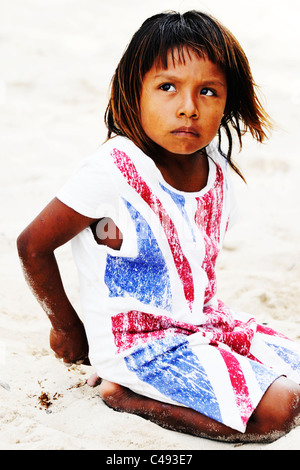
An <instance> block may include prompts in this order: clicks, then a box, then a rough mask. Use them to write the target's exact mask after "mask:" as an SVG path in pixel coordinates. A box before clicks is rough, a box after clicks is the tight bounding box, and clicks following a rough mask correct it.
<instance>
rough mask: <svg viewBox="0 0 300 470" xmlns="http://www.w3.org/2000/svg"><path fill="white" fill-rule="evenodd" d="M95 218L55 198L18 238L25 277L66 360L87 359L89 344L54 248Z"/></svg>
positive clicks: (52, 339)
mask: <svg viewBox="0 0 300 470" xmlns="http://www.w3.org/2000/svg"><path fill="white" fill-rule="evenodd" d="M93 222H95V219H90V218H88V217H85V216H82V215H81V214H78V213H77V212H75V211H74V210H73V209H71V208H69V207H68V206H66V205H65V204H63V203H62V202H60V201H59V200H58V199H56V198H55V199H53V200H52V201H51V202H50V203H49V204H48V206H46V207H45V209H44V210H43V211H42V212H41V213H40V214H39V215H38V216H37V217H36V219H34V220H33V222H31V224H30V225H29V226H28V227H27V228H26V229H25V230H24V231H23V232H22V233H21V234H20V235H19V237H18V240H17V247H18V253H19V256H20V259H21V263H22V266H23V269H24V273H25V277H26V280H27V282H28V283H29V285H30V287H31V288H32V290H33V292H34V294H35V296H36V298H37V300H38V301H39V303H40V304H41V306H42V307H43V309H44V310H45V312H46V313H47V315H48V317H49V320H50V322H51V324H52V330H51V334H50V345H51V347H52V349H53V350H54V351H55V352H56V354H57V355H58V356H59V357H62V358H63V359H64V360H65V362H76V361H78V360H84V359H86V358H87V356H88V345H87V340H86V336H85V331H84V327H83V325H82V322H81V320H80V319H79V317H78V315H77V313H76V311H75V310H74V308H73V306H72V305H71V303H70V301H69V299H68V297H67V295H66V293H65V290H64V287H63V283H62V280H61V276H60V273H59V268H58V265H57V262H56V258H55V255H54V251H55V249H56V248H58V247H59V246H61V245H63V244H64V243H66V242H68V241H69V240H71V239H72V238H73V237H74V236H75V235H77V234H78V233H79V232H81V231H82V230H83V229H85V228H86V227H88V226H89V225H90V224H91V223H93Z"/></svg>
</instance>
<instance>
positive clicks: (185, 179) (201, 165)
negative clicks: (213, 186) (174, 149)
mask: <svg viewBox="0 0 300 470" xmlns="http://www.w3.org/2000/svg"><path fill="white" fill-rule="evenodd" d="M155 164H156V166H157V168H158V169H159V171H160V172H161V174H162V176H163V178H164V180H165V181H166V182H167V183H168V184H169V185H170V186H172V187H173V188H175V189H177V190H179V191H184V192H198V191H201V189H203V188H204V187H205V186H206V184H207V179H208V172H209V164H208V158H207V154H206V152H205V150H203V151H199V152H196V153H195V154H193V155H165V154H164V155H160V158H159V159H156V160H155Z"/></svg>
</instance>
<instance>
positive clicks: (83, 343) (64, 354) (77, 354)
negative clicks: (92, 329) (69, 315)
mask: <svg viewBox="0 0 300 470" xmlns="http://www.w3.org/2000/svg"><path fill="white" fill-rule="evenodd" d="M50 347H51V349H52V350H53V351H54V352H55V355H56V357H57V358H59V359H63V362H64V363H65V364H66V365H69V364H72V363H73V364H74V363H81V364H85V365H90V361H89V358H88V342H87V338H86V333H85V330H84V326H83V324H82V323H78V324H76V325H74V326H72V327H69V328H68V329H67V330H63V329H59V330H57V329H54V328H51V331H50Z"/></svg>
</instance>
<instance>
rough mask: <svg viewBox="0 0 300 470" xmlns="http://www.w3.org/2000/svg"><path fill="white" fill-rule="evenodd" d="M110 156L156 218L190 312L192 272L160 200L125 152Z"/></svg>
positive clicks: (192, 291) (192, 288)
mask: <svg viewBox="0 0 300 470" xmlns="http://www.w3.org/2000/svg"><path fill="white" fill-rule="evenodd" d="M111 155H112V157H113V159H114V163H115V165H116V166H117V167H118V169H119V170H120V171H121V173H122V175H123V176H124V177H125V178H126V180H127V182H128V183H129V184H130V186H131V187H132V188H133V189H135V191H136V192H137V193H138V194H139V195H140V196H141V197H142V199H143V200H144V201H145V202H146V203H147V204H148V206H149V207H150V208H151V209H152V210H153V212H154V213H155V214H156V215H157V216H158V218H159V221H160V224H161V226H162V228H163V230H164V232H165V234H166V237H167V240H168V243H169V246H170V249H171V253H172V256H173V259H174V263H175V266H176V269H177V272H178V275H179V278H180V280H181V282H182V286H183V290H184V295H185V298H186V300H187V302H188V305H189V308H190V310H191V311H192V306H193V302H194V281H193V275H192V270H191V266H190V264H189V262H188V260H187V258H186V256H185V255H184V253H183V251H182V248H181V245H180V241H179V235H178V232H177V230H176V228H175V226H174V223H173V221H172V219H171V218H170V216H169V215H168V214H167V212H166V211H165V209H164V207H163V205H162V203H161V202H160V200H159V199H158V198H157V197H156V196H155V194H154V193H153V192H152V190H151V189H150V188H149V186H148V185H147V183H146V182H145V181H144V180H143V178H142V177H141V176H140V175H139V173H138V171H137V169H136V167H135V165H134V163H133V162H132V160H131V159H130V157H128V155H126V153H125V152H121V151H120V150H118V149H113V151H112V153H111Z"/></svg>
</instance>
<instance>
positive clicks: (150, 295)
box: [104, 200, 172, 311]
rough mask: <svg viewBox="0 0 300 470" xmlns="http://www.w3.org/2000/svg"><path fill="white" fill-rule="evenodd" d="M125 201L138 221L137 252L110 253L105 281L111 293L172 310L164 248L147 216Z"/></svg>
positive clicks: (135, 220)
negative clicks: (130, 255)
mask: <svg viewBox="0 0 300 470" xmlns="http://www.w3.org/2000/svg"><path fill="white" fill-rule="evenodd" d="M124 202H125V205H126V207H127V208H128V210H129V213H130V215H131V217H132V220H133V221H134V223H135V227H136V234H137V243H138V256H137V257H136V258H125V257H122V256H111V255H109V254H108V255H107V261H106V270H105V277H104V280H105V283H106V285H107V287H108V289H109V296H110V297H124V296H126V295H130V296H132V297H135V298H136V299H138V300H139V301H141V302H143V303H145V304H153V305H155V306H156V307H161V308H163V309H165V310H168V311H170V310H171V300H172V296H171V285H170V278H169V273H168V268H167V265H166V262H165V259H164V257H163V254H162V252H161V249H160V247H159V245H158V243H157V240H156V239H155V237H154V234H153V232H152V230H151V228H150V227H149V225H148V223H147V222H146V220H145V219H144V218H143V217H142V216H141V214H140V213H139V212H138V211H137V210H136V209H135V208H134V207H133V206H132V205H131V204H130V203H129V202H128V201H125V200H124Z"/></svg>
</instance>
